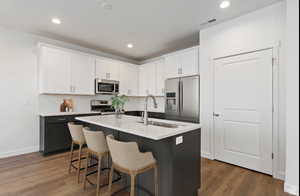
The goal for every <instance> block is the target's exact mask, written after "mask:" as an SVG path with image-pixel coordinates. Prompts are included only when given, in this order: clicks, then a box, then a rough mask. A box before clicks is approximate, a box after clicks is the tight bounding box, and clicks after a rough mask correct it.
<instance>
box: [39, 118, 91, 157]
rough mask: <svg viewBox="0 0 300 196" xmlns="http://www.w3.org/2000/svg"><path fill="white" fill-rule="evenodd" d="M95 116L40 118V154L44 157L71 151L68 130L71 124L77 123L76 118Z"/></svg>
mask: <svg viewBox="0 0 300 196" xmlns="http://www.w3.org/2000/svg"><path fill="white" fill-rule="evenodd" d="M94 115H95V114H84V115H71V116H51V117H43V116H41V117H40V152H41V153H42V154H43V155H47V154H50V153H55V152H59V151H65V150H69V149H70V147H71V143H72V139H71V135H70V132H69V129H68V123H69V122H76V123H78V124H83V123H82V122H77V121H76V120H75V118H76V117H80V116H94Z"/></svg>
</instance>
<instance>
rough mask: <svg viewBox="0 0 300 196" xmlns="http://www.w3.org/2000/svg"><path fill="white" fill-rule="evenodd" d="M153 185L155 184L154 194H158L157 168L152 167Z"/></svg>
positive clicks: (156, 195)
mask: <svg viewBox="0 0 300 196" xmlns="http://www.w3.org/2000/svg"><path fill="white" fill-rule="evenodd" d="M154 185H155V196H158V168H157V166H155V167H154Z"/></svg>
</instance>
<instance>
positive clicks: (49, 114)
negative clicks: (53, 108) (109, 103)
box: [40, 111, 100, 117]
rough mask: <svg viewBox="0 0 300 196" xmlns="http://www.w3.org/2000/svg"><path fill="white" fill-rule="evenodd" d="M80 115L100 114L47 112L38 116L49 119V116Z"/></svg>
mask: <svg viewBox="0 0 300 196" xmlns="http://www.w3.org/2000/svg"><path fill="white" fill-rule="evenodd" d="M82 114H95V115H97V114H100V112H91V111H90V112H49V113H46V112H45V113H40V116H43V117H50V116H72V115H82Z"/></svg>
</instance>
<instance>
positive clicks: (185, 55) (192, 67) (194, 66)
mask: <svg viewBox="0 0 300 196" xmlns="http://www.w3.org/2000/svg"><path fill="white" fill-rule="evenodd" d="M181 68H182V71H181V72H182V73H181V74H182V75H195V74H198V73H199V48H198V47H196V48H192V49H188V50H185V51H183V52H182V53H181ZM179 71H180V70H179Z"/></svg>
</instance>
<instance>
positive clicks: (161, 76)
mask: <svg viewBox="0 0 300 196" xmlns="http://www.w3.org/2000/svg"><path fill="white" fill-rule="evenodd" d="M155 64H156V88H155V95H156V96H164V94H165V80H166V66H165V61H164V60H160V61H156V62H155Z"/></svg>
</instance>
